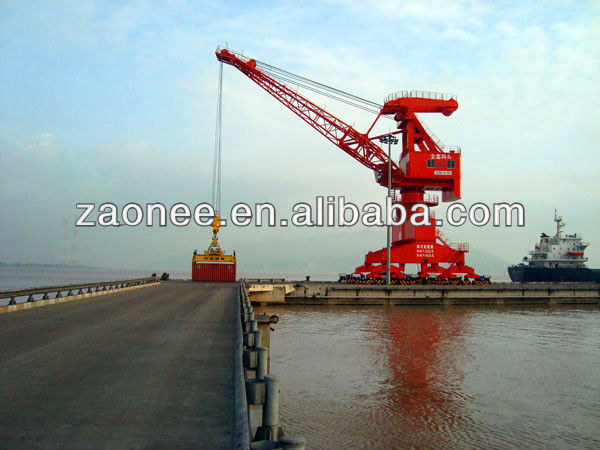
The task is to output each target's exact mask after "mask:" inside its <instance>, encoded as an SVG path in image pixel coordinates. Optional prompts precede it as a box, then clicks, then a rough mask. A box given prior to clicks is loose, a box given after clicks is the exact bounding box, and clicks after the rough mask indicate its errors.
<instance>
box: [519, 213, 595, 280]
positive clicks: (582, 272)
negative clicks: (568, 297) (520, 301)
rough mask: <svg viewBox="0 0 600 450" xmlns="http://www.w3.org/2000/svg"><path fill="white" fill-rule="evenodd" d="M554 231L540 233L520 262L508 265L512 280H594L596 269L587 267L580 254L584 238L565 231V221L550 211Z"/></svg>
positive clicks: (584, 245)
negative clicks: (530, 249) (548, 233)
mask: <svg viewBox="0 0 600 450" xmlns="http://www.w3.org/2000/svg"><path fill="white" fill-rule="evenodd" d="M554 222H555V223H556V233H555V234H554V236H548V235H547V234H546V233H542V235H541V236H540V242H539V243H538V244H536V245H535V248H534V249H533V250H532V251H530V252H529V256H525V257H524V258H523V262H522V263H520V264H518V265H514V266H510V267H509V268H508V274H509V275H510V279H511V280H513V281H598V280H600V270H598V269H588V268H587V267H586V265H585V263H586V262H587V260H588V259H587V258H586V257H585V256H584V252H585V249H586V248H587V247H588V246H589V243H588V242H584V241H583V240H582V236H581V235H578V234H577V233H575V234H565V235H564V236H563V228H564V227H565V222H564V220H563V218H562V216H559V215H558V214H557V212H556V210H555V211H554Z"/></svg>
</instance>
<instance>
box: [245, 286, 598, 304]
mask: <svg viewBox="0 0 600 450" xmlns="http://www.w3.org/2000/svg"><path fill="white" fill-rule="evenodd" d="M246 285H247V288H248V293H249V296H250V301H251V302H252V303H257V304H286V305H490V306H491V305H510V304H514V305H517V304H522V305H528V304H529V305H555V304H556V305H558V304H588V305H594V304H597V305H600V283H491V284H488V285H481V286H473V285H470V286H447V285H446V286H436V285H421V286H419V285H413V286H373V285H366V286H365V285H350V284H343V283H336V282H330V283H328V282H281V281H277V282H271V283H269V282H266V280H260V282H258V283H256V282H252V280H246Z"/></svg>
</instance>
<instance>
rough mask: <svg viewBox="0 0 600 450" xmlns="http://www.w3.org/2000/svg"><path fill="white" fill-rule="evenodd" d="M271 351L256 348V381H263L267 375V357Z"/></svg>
mask: <svg viewBox="0 0 600 450" xmlns="http://www.w3.org/2000/svg"><path fill="white" fill-rule="evenodd" d="M268 354H269V350H268V349H267V348H266V347H260V346H258V347H256V379H257V380H262V379H264V377H265V375H267V356H268Z"/></svg>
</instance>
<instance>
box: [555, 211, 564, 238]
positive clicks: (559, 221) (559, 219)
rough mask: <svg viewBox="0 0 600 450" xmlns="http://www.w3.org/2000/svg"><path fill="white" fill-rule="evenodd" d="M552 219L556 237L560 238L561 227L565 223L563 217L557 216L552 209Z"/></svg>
mask: <svg viewBox="0 0 600 450" xmlns="http://www.w3.org/2000/svg"><path fill="white" fill-rule="evenodd" d="M554 221H555V222H556V236H554V237H556V238H559V239H560V238H562V235H561V233H562V229H563V228H564V226H565V224H564V222H563V218H562V216H559V215H558V214H557V212H556V209H555V210H554Z"/></svg>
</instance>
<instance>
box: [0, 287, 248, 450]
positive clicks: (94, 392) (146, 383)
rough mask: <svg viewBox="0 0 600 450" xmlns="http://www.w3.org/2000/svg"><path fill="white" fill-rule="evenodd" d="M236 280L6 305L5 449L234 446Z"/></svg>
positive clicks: (0, 374)
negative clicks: (26, 306)
mask: <svg viewBox="0 0 600 450" xmlns="http://www.w3.org/2000/svg"><path fill="white" fill-rule="evenodd" d="M236 292H237V291H236V285H233V284H232V285H209V284H198V283H191V282H187V283H178V282H171V283H164V284H162V285H161V286H157V287H149V288H144V289H138V290H134V291H130V292H123V293H118V294H111V295H106V296H100V297H97V298H91V299H86V300H81V301H76V302H71V303H64V304H60V305H52V306H45V307H42V308H34V309H31V310H26V311H21V312H15V313H10V314H2V315H0V448H3V449H4V448H45V449H49V448H52V449H56V448H156V449H159V448H210V449H217V448H230V446H231V431H232V426H233V416H234V411H233V361H234V344H235V327H234V301H235V300H234V296H235V293H236Z"/></svg>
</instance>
